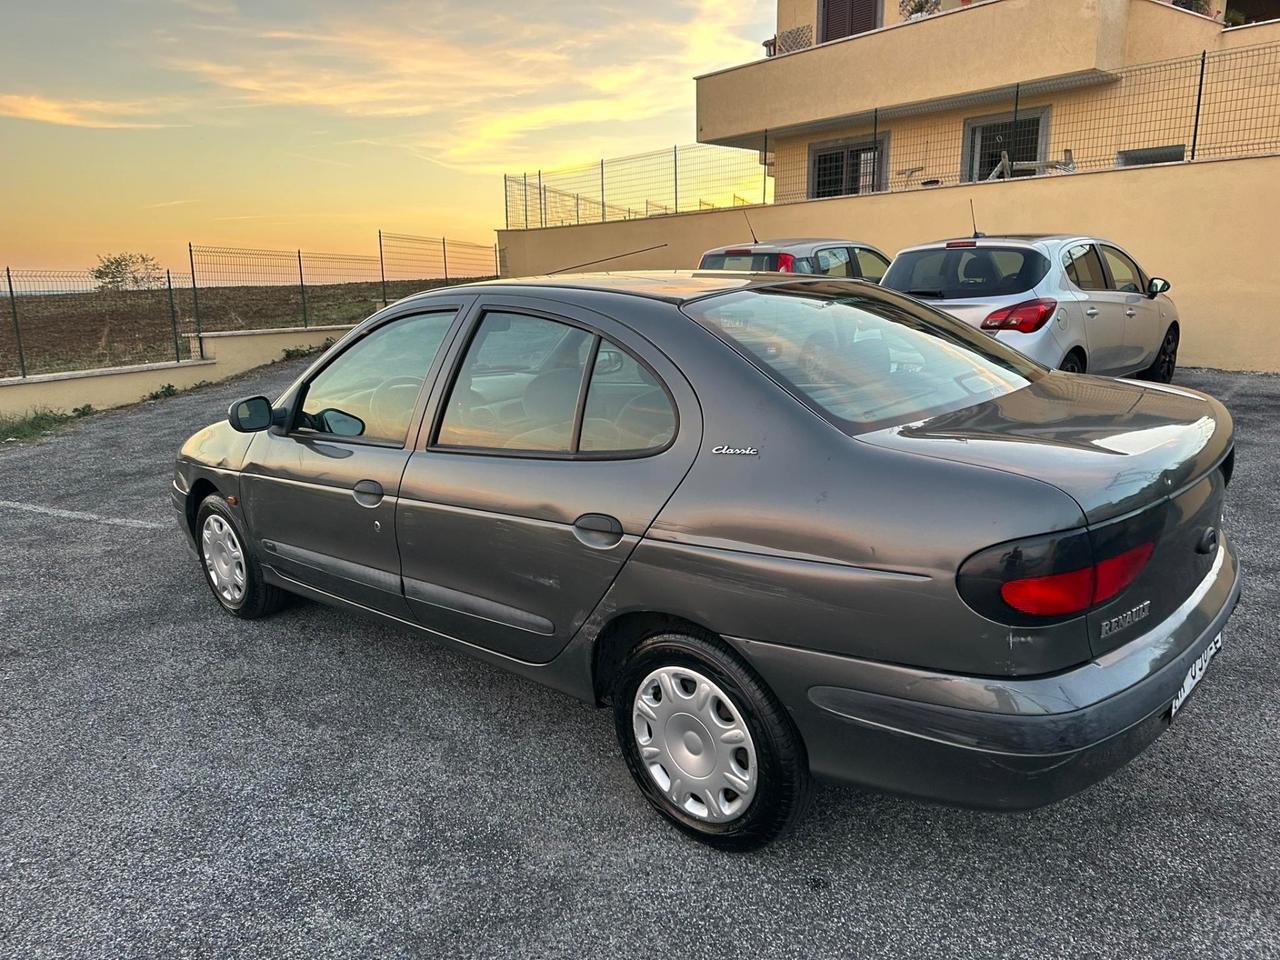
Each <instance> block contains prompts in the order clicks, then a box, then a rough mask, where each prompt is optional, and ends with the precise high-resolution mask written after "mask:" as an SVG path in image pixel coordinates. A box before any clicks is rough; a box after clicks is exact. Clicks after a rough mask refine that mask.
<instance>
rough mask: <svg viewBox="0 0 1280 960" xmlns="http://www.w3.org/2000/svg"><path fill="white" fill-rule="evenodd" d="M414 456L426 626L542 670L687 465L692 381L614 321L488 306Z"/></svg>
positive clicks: (404, 509)
mask: <svg viewBox="0 0 1280 960" xmlns="http://www.w3.org/2000/svg"><path fill="white" fill-rule="evenodd" d="M469 327H470V329H469V332H468V334H467V336H466V337H465V338H464V337H459V344H458V346H457V348H456V349H455V350H453V351H452V353H454V354H455V357H454V359H452V360H451V361H450V366H451V367H452V368H453V370H454V374H453V376H452V377H451V378H449V379H448V380H446V379H445V378H441V383H440V384H439V385H438V387H437V389H436V390H435V391H434V392H433V397H432V401H431V404H430V406H429V408H428V421H427V423H426V424H424V427H423V437H422V441H423V442H422V444H421V446H422V449H419V450H417V451H416V452H415V453H414V454H413V456H412V457H411V458H410V460H409V464H408V467H407V469H406V470H405V474H404V480H403V482H402V484H401V489H400V500H399V503H398V505H397V514H396V535H397V538H398V540H399V544H400V552H401V557H402V562H403V573H404V588H405V596H406V598H407V601H408V604H409V607H410V609H411V611H412V613H413V615H414V616H415V617H416V618H417V619H418V620H419V622H421V623H422V624H423V625H424V626H426V627H428V628H430V629H432V630H434V631H436V632H437V633H440V634H443V635H445V636H447V637H450V638H452V639H455V640H460V641H463V642H466V643H471V644H474V645H477V646H481V647H484V648H487V649H489V650H493V651H495V652H498V653H501V654H504V655H506V656H510V657H513V658H516V659H519V660H523V661H527V662H535V663H544V662H546V661H548V660H550V659H551V658H552V657H554V656H555V655H556V654H557V653H558V652H559V651H560V650H561V649H562V648H563V647H564V645H565V644H566V643H568V641H569V639H570V638H571V637H572V636H573V635H574V633H576V632H577V630H578V628H579V627H580V626H581V625H582V623H583V621H585V620H586V618H587V617H588V616H589V615H590V613H591V611H592V610H593V609H594V608H595V606H596V605H597V604H598V603H599V601H600V599H601V597H603V596H604V594H605V591H606V590H608V588H609V585H610V584H611V583H612V582H613V580H614V578H615V577H616V576H617V574H618V572H619V571H620V570H621V568H622V565H623V563H625V562H626V560H627V558H628V557H629V556H630V554H631V551H632V549H633V548H634V547H635V544H636V543H637V541H638V540H639V538H640V537H641V536H642V535H643V534H644V532H645V531H646V530H647V529H648V527H649V524H650V523H651V522H652V521H653V519H654V517H655V516H656V515H657V513H658V511H659V510H660V509H661V508H662V505H663V504H664V503H665V502H666V501H667V499H668V498H669V497H670V496H671V494H672V493H673V492H674V490H675V488H676V486H677V485H678V484H679V482H680V480H681V479H682V478H683V476H684V474H685V472H686V471H687V470H688V468H689V466H690V464H691V463H692V462H693V458H694V456H695V455H696V452H697V448H698V445H699V443H700V441H701V419H700V417H699V415H698V408H697V403H696V400H695V398H694V396H693V392H692V390H691V389H690V388H689V386H688V384H687V383H686V382H685V381H684V379H683V377H681V375H680V373H679V371H678V370H676V368H675V367H674V366H673V365H672V364H671V362H670V361H669V360H667V359H666V357H665V356H663V355H662V354H661V353H659V352H658V351H656V350H654V349H653V348H652V346H650V345H649V344H648V342H647V341H645V340H644V339H642V338H640V337H638V336H636V335H634V334H633V333H632V332H631V331H629V330H628V329H627V328H625V327H623V326H622V325H621V324H618V323H616V322H615V321H612V320H609V319H607V318H605V317H602V316H600V315H598V314H594V313H591V312H589V311H585V310H579V309H575V308H573V307H570V306H568V305H565V304H560V303H558V302H554V301H548V300H543V299H542V298H525V297H499V296H497V295H494V296H490V297H482V298H481V299H480V301H479V303H478V305H477V311H476V317H475V319H474V320H473V321H472V322H471V323H470V324H469Z"/></svg>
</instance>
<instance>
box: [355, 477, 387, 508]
mask: <svg viewBox="0 0 1280 960" xmlns="http://www.w3.org/2000/svg"><path fill="white" fill-rule="evenodd" d="M351 495H352V496H353V497H355V498H356V503H358V504H360V506H362V507H376V506H377V505H378V504H380V503H381V502H382V484H380V483H379V482H378V481H377V480H360V481H357V483H356V485H355V486H354V487H352V488H351Z"/></svg>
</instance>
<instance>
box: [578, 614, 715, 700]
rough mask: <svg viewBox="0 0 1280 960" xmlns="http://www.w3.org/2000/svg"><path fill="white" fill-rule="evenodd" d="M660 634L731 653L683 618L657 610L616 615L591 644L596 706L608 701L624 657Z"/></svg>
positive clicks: (702, 628)
mask: <svg viewBox="0 0 1280 960" xmlns="http://www.w3.org/2000/svg"><path fill="white" fill-rule="evenodd" d="M660 633H687V634H691V635H693V636H697V637H701V638H703V639H706V640H711V641H713V642H715V643H717V644H720V645H722V646H724V647H725V648H726V649H728V650H730V651H732V648H731V647H729V645H728V644H725V643H724V641H723V640H722V639H721V638H720V636H719V634H717V633H716V632H715V631H714V630H709V629H708V628H707V627H705V626H703V625H702V624H700V623H697V622H695V621H693V620H689V619H688V618H686V617H681V616H678V615H676V614H673V613H665V612H662V611H659V610H632V611H629V612H627V613H620V614H618V615H617V616H615V617H613V618H612V619H611V620H609V622H608V623H606V624H605V625H604V627H603V628H602V629H601V631H600V633H599V634H597V636H596V639H595V643H594V644H592V654H591V684H592V690H593V691H594V693H595V701H596V704H597V705H603V704H604V703H605V702H606V701H607V700H608V696H609V690H610V688H611V687H612V686H613V680H614V677H616V676H617V673H618V668H619V667H621V666H622V662H623V661H624V660H625V659H626V657H627V654H628V653H629V652H630V651H631V650H632V649H634V648H635V646H636V645H637V644H638V643H640V642H641V641H642V640H645V639H647V638H649V637H652V636H656V635H657V634H660Z"/></svg>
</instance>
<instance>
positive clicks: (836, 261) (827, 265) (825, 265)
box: [815, 247, 853, 277]
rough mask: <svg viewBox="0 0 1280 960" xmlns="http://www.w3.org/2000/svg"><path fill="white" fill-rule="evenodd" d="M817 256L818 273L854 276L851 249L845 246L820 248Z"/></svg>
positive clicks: (829, 275) (830, 275) (832, 275)
mask: <svg viewBox="0 0 1280 960" xmlns="http://www.w3.org/2000/svg"><path fill="white" fill-rule="evenodd" d="M815 257H816V259H817V261H818V273H821V274H825V275H826V276H828V277H852V276H853V262H852V261H851V260H850V259H849V251H848V250H847V249H845V248H844V247H828V248H827V249H826V250H819V251H818V252H817V253H816V254H815Z"/></svg>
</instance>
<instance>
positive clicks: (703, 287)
mask: <svg viewBox="0 0 1280 960" xmlns="http://www.w3.org/2000/svg"><path fill="white" fill-rule="evenodd" d="M804 279H807V276H806V275H805V274H794V273H742V272H738V271H730V270H636V271H627V272H625V273H624V272H618V273H613V272H607V273H560V274H553V275H548V276H533V277H511V278H501V279H498V280H481V281H479V282H476V283H466V284H455V285H452V286H448V287H435V288H433V289H431V290H425V291H423V292H422V293H417V294H413V295H412V296H409V297H406V298H405V300H406V301H410V300H420V299H425V298H434V297H438V296H449V295H451V293H455V292H457V291H472V292H480V293H483V292H490V291H494V290H513V291H514V290H521V291H527V290H531V289H559V290H591V291H597V292H602V293H616V294H624V295H627V296H634V297H644V298H647V299H650V300H660V301H663V302H665V303H676V304H679V303H686V302H688V301H690V300H697V299H700V298H702V297H707V296H712V295H713V294H717V293H726V292H729V291H732V290H743V289H747V288H750V287H767V286H772V285H774V284H777V283H788V282H790V283H794V282H796V281H797V280H804ZM815 279H822V280H830V279H831V278H830V277H815ZM847 282H857V281H847Z"/></svg>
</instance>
